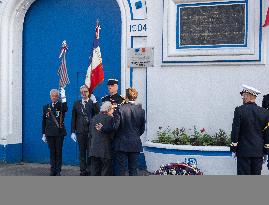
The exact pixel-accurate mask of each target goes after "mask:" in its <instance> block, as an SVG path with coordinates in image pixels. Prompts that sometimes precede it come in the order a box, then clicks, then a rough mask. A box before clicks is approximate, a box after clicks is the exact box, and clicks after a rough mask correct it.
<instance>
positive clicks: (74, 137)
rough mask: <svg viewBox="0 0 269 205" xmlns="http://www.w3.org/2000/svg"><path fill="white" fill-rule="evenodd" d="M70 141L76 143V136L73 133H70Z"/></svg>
mask: <svg viewBox="0 0 269 205" xmlns="http://www.w3.org/2000/svg"><path fill="white" fill-rule="evenodd" d="M71 139H72V140H73V141H74V142H77V136H76V134H75V133H72V134H71Z"/></svg>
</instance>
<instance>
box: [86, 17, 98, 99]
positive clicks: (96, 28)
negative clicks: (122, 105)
mask: <svg viewBox="0 0 269 205" xmlns="http://www.w3.org/2000/svg"><path fill="white" fill-rule="evenodd" d="M100 29H101V28H100V21H99V18H97V19H96V26H95V39H98V40H99V30H100ZM94 43H95V41H93V44H92V56H91V61H92V59H93V49H94ZM89 63H90V66H91V72H90V78H91V77H92V62H89ZM88 89H89V90H90V87H89V88H88ZM92 92H93V90H92ZM91 94H92V93H90V95H91Z"/></svg>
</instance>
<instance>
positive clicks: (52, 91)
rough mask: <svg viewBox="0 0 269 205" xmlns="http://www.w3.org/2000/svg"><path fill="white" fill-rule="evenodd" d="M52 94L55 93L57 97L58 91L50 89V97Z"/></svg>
mask: <svg viewBox="0 0 269 205" xmlns="http://www.w3.org/2000/svg"><path fill="white" fill-rule="evenodd" d="M52 93H57V94H58V95H59V90H57V89H51V90H50V95H52Z"/></svg>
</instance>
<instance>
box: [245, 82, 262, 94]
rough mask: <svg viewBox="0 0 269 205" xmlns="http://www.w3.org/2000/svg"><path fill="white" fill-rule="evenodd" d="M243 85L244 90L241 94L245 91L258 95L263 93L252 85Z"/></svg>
mask: <svg viewBox="0 0 269 205" xmlns="http://www.w3.org/2000/svg"><path fill="white" fill-rule="evenodd" d="M242 87H243V90H242V91H241V92H240V94H241V95H242V94H243V93H249V94H251V95H254V96H258V95H259V94H261V91H259V90H258V89H256V88H253V87H251V86H248V85H245V84H242Z"/></svg>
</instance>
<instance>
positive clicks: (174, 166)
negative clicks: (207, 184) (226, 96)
mask: <svg viewBox="0 0 269 205" xmlns="http://www.w3.org/2000/svg"><path fill="white" fill-rule="evenodd" d="M154 175H204V174H203V172H201V171H200V169H198V168H197V165H196V164H192V163H185V162H183V163H170V164H166V165H161V166H160V169H159V170H157V171H155V172H154Z"/></svg>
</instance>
